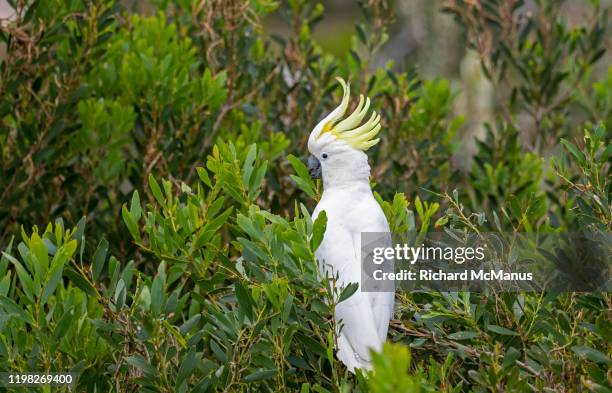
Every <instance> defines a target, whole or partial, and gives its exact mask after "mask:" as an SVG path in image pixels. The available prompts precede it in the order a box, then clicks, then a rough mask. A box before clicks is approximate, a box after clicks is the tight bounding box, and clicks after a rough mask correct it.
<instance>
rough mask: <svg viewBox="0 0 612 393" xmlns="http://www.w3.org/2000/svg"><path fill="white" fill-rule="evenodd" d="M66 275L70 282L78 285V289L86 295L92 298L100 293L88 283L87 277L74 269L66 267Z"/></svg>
mask: <svg viewBox="0 0 612 393" xmlns="http://www.w3.org/2000/svg"><path fill="white" fill-rule="evenodd" d="M64 273H65V274H66V276H67V277H68V278H69V279H70V281H71V282H72V283H73V284H74V285H76V286H77V287H78V288H81V289H82V290H83V291H85V293H87V294H88V295H90V296H97V295H98V292H97V291H96V289H95V288H94V287H93V286H92V285H91V284H90V283H89V281H87V279H86V278H85V277H83V276H82V275H81V273H79V272H77V271H76V270H74V269H73V268H72V267H70V266H69V267H66V268H65V269H64Z"/></svg>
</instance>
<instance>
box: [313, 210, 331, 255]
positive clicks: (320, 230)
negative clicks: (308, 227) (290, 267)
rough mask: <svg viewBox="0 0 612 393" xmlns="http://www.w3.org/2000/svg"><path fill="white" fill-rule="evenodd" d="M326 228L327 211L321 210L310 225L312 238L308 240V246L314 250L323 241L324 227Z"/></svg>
mask: <svg viewBox="0 0 612 393" xmlns="http://www.w3.org/2000/svg"><path fill="white" fill-rule="evenodd" d="M326 228H327V213H325V211H324V210H323V211H321V212H320V213H319V215H318V216H317V218H316V220H315V222H314V224H313V225H312V239H311V240H310V247H311V248H312V249H313V250H315V251H316V249H317V248H319V246H320V245H321V242H322V241H323V236H324V235H325V229H326Z"/></svg>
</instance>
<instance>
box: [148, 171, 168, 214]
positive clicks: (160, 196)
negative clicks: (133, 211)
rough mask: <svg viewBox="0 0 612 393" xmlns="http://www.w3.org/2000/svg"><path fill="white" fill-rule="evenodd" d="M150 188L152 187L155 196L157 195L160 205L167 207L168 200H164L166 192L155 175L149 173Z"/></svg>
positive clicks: (156, 198)
mask: <svg viewBox="0 0 612 393" xmlns="http://www.w3.org/2000/svg"><path fill="white" fill-rule="evenodd" d="M149 188H150V189H151V192H152V193H153V196H154V197H155V200H156V201H157V203H159V204H160V206H162V207H163V208H165V207H166V202H165V200H164V194H162V190H161V188H160V187H159V183H158V182H157V180H155V178H154V177H153V175H149Z"/></svg>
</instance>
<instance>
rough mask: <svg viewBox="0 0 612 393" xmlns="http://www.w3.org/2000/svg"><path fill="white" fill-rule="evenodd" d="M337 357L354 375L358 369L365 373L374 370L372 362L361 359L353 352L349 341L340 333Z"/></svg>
mask: <svg viewBox="0 0 612 393" xmlns="http://www.w3.org/2000/svg"><path fill="white" fill-rule="evenodd" d="M336 356H337V357H338V360H340V361H341V362H342V363H344V365H345V366H346V368H347V369H348V370H349V371H350V372H351V373H353V374H354V373H355V369H357V368H360V369H362V370H364V371H370V370H372V362H370V361H367V360H365V359H359V356H358V355H357V353H356V352H355V351H354V350H353V347H352V346H351V344H350V343H349V341H348V339H347V338H346V337H345V336H344V334H342V333H340V335H339V336H338V351H337V352H336Z"/></svg>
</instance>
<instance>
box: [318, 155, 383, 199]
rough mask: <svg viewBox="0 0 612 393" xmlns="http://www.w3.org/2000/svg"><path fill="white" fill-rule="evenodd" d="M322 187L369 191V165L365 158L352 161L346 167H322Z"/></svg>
mask: <svg viewBox="0 0 612 393" xmlns="http://www.w3.org/2000/svg"><path fill="white" fill-rule="evenodd" d="M326 169H327V170H326ZM323 188H324V190H325V191H327V190H330V189H350V190H355V191H363V190H368V191H370V190H371V189H370V166H369V165H368V161H367V158H366V159H365V160H363V161H360V162H354V163H353V165H351V167H350V168H348V169H345V168H342V169H340V168H339V169H337V170H336V169H335V168H323Z"/></svg>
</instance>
